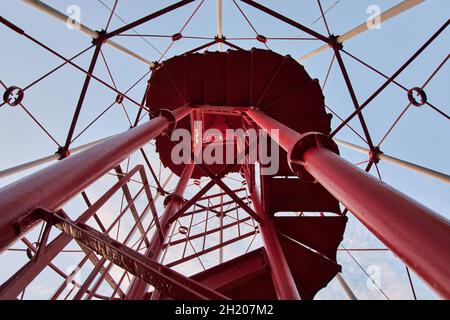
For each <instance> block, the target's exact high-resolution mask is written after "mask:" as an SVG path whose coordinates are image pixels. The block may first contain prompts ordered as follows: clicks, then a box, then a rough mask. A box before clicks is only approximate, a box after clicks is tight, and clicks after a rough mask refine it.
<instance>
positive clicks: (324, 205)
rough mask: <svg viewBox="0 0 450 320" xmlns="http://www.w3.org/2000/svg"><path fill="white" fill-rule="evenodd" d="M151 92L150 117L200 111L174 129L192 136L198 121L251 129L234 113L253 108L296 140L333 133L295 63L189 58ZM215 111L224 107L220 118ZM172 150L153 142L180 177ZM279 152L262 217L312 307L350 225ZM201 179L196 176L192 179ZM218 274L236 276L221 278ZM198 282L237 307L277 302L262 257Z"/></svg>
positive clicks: (240, 54) (163, 69) (317, 91)
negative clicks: (266, 218)
mask: <svg viewBox="0 0 450 320" xmlns="http://www.w3.org/2000/svg"><path fill="white" fill-rule="evenodd" d="M149 84H150V86H149V90H148V93H147V100H146V101H147V102H146V103H147V107H148V108H149V109H150V112H151V114H152V115H156V114H158V112H159V111H160V110H162V109H169V110H173V109H176V108H178V107H180V106H183V105H190V106H193V107H198V110H197V111H196V112H195V113H194V115H193V117H191V119H185V120H183V121H181V122H179V123H178V124H177V127H179V128H180V127H181V128H185V129H187V130H191V126H192V121H193V120H201V121H202V125H203V130H207V129H209V128H214V126H215V125H216V124H217V123H220V124H222V125H223V124H225V125H226V127H227V128H230V129H238V128H246V127H248V123H246V121H245V120H244V118H243V116H242V115H241V114H240V113H239V112H235V110H236V109H237V108H242V107H244V108H245V107H255V108H258V109H260V110H263V111H264V113H265V114H267V115H269V116H270V117H272V118H273V119H275V120H278V121H280V122H282V123H284V124H286V125H287V126H289V127H291V128H292V129H294V130H296V131H297V132H300V133H304V132H311V131H315V132H321V133H324V134H329V133H330V120H331V116H330V115H329V114H327V113H326V112H325V107H324V96H323V94H322V91H321V88H320V85H319V83H318V81H317V80H316V79H311V77H310V76H309V75H308V74H307V72H306V71H305V69H304V68H303V66H302V65H300V64H299V63H298V62H297V61H295V60H294V59H292V58H291V57H290V56H281V55H279V54H277V53H275V52H273V51H268V50H261V49H252V50H250V51H243V50H229V51H227V52H205V53H203V54H200V53H186V54H184V55H181V56H176V57H173V58H171V59H169V60H167V61H165V62H164V63H162V64H161V65H160V66H159V67H158V68H157V69H156V70H154V72H153V74H152V76H151V79H150V80H149ZM217 107H222V108H221V111H220V112H219V111H217V110H218V108H217ZM227 110H230V112H226V111H227ZM272 143H275V142H273V140H272ZM173 146H174V142H172V141H171V140H170V137H168V136H167V135H161V136H159V137H158V138H156V150H157V152H158V153H159V155H160V158H161V161H162V163H163V164H164V165H165V166H166V167H169V168H170V169H171V170H172V171H173V172H174V173H175V174H177V175H180V174H181V172H182V170H183V167H184V166H183V165H176V164H174V163H173V162H172V160H171V150H172V148H173ZM279 152H280V154H279V159H280V166H279V169H278V172H277V173H276V174H274V175H272V176H262V177H261V178H262V184H263V186H262V187H263V188H262V190H263V201H264V207H265V213H266V214H268V215H270V216H272V219H273V223H274V225H275V227H276V230H277V233H278V238H279V241H280V244H281V246H282V248H283V251H284V254H285V256H286V259H287V262H288V264H289V266H290V268H291V270H292V274H293V277H294V279H295V282H296V285H297V287H298V290H299V293H300V295H301V297H302V298H303V299H312V298H313V297H314V296H315V294H316V293H317V292H318V291H319V290H320V289H321V288H323V287H325V286H326V285H327V284H328V282H329V281H330V280H331V279H332V278H333V277H334V276H335V275H336V273H337V272H339V271H340V270H341V267H340V265H338V264H337V263H336V251H337V247H338V245H339V243H340V242H341V240H342V238H343V233H344V229H345V224H346V221H347V218H346V217H345V216H343V215H341V214H340V209H339V204H338V201H337V200H336V199H335V198H334V197H333V196H332V195H331V194H330V193H328V191H326V190H325V189H324V188H323V187H322V186H321V185H319V184H317V183H307V182H303V181H301V180H300V179H298V178H297V177H296V176H295V175H294V174H293V173H292V172H291V170H290V168H289V166H288V162H287V155H286V152H285V151H284V150H282V149H281V148H280V149H279ZM222 167H223V166H222V165H213V166H212V167H211V169H212V170H213V171H215V172H219V171H220V169H221V168H222ZM239 170H240V168H238V167H237V168H235V169H234V171H235V172H237V171H239ZM244 171H245V168H244ZM202 175H203V172H202V171H200V170H199V169H196V170H195V171H194V174H193V177H194V178H200V177H201V176H202ZM277 212H296V213H298V212H331V213H336V214H337V215H333V216H295V217H286V216H275V214H276V213H277ZM221 272H224V274H227V275H230V274H233V275H235V276H234V277H231V278H230V277H229V276H228V277H220V276H217V275H220V274H221ZM193 278H194V279H195V280H198V281H200V282H202V283H204V284H206V285H208V286H210V287H212V288H214V289H216V290H218V291H219V292H221V293H223V294H225V295H227V296H229V297H230V298H233V299H275V298H276V293H275V288H274V286H273V282H272V280H271V276H270V268H269V264H268V262H267V257H266V255H265V252H264V249H258V250H255V251H253V252H250V253H248V254H246V255H244V256H241V257H238V258H236V259H235V260H232V261H229V262H226V263H223V264H221V265H219V266H217V267H214V268H212V269H209V270H207V271H204V272H202V273H200V274H197V275H195V276H194V277H193ZM255 288H259V289H258V290H255Z"/></svg>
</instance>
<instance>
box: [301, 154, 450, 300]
mask: <svg viewBox="0 0 450 320" xmlns="http://www.w3.org/2000/svg"><path fill="white" fill-rule="evenodd" d="M304 161H305V168H306V170H308V171H309V172H310V173H311V174H312V175H313V176H314V177H315V178H316V179H317V180H318V181H319V182H320V183H321V184H322V185H324V186H325V187H326V188H327V189H328V190H329V191H330V192H331V193H332V194H333V195H334V196H335V197H336V198H337V199H339V200H340V201H341V202H342V203H343V204H344V205H345V206H346V207H347V208H348V209H349V210H350V211H351V212H353V213H354V215H355V216H356V217H357V218H358V219H359V220H361V222H362V223H363V224H364V225H365V226H366V227H367V228H368V229H369V230H370V231H372V232H373V234H374V235H375V236H377V237H378V238H379V239H380V240H381V241H382V242H383V243H384V244H385V245H386V246H387V247H389V248H390V249H391V250H392V251H393V252H394V253H395V254H396V255H397V256H398V257H399V258H400V259H402V260H403V261H404V262H405V263H406V264H407V265H408V266H409V267H411V269H412V270H414V271H415V272H416V273H417V274H418V275H419V276H420V277H422V279H424V280H425V281H426V282H427V283H428V284H429V285H430V286H431V287H432V288H433V289H434V290H436V291H437V292H438V293H439V294H441V295H442V296H443V297H445V298H447V299H449V298H450V268H449V267H448V266H449V264H450V250H449V248H450V222H449V221H448V220H446V219H445V218H443V217H442V216H440V215H438V214H437V213H435V212H433V211H432V210H430V209H428V208H427V207H425V206H423V205H421V204H419V203H418V202H416V201H415V200H413V199H411V198H409V197H407V196H406V195H404V194H402V193H400V192H399V191H397V190H395V189H393V188H391V187H390V186H388V185H387V184H385V183H383V182H381V181H379V180H377V179H375V178H374V177H372V176H370V175H368V174H366V173H364V172H362V171H361V170H359V169H358V168H356V167H355V166H353V165H352V164H350V163H348V162H347V161H345V160H344V159H342V158H340V157H339V156H337V155H336V154H334V153H332V152H331V151H329V150H326V149H322V148H312V149H311V150H309V151H307V152H306V153H305V155H304ZM437 257H439V258H437Z"/></svg>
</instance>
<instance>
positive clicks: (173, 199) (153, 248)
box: [126, 162, 195, 300]
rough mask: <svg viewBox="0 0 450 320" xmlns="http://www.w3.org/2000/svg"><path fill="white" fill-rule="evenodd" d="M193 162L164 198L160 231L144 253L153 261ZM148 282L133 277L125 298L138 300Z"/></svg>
mask: <svg viewBox="0 0 450 320" xmlns="http://www.w3.org/2000/svg"><path fill="white" fill-rule="evenodd" d="M194 168H195V163H193V162H192V163H190V164H187V165H186V167H185V168H184V170H183V172H182V174H181V176H180V180H179V181H178V184H177V186H176V188H175V190H174V192H173V193H172V194H170V195H169V196H168V197H167V198H166V199H167V200H168V202H167V205H166V208H165V210H164V213H163V214H162V215H161V218H160V219H159V224H160V226H161V231H162V236H161V233H155V234H154V235H153V237H152V239H151V240H150V246H149V247H148V248H147V251H146V252H145V255H146V256H147V257H149V258H151V259H153V260H155V261H157V260H158V259H159V257H160V255H161V253H162V248H163V245H164V242H165V240H166V239H167V237H168V236H169V232H170V226H171V225H172V223H171V221H170V218H171V217H172V216H173V215H174V214H175V213H176V212H177V211H178V210H179V209H180V208H181V206H182V205H183V202H184V198H183V194H184V190H185V189H186V187H187V185H188V182H189V179H190V178H191V176H192V173H193V172H194ZM148 286H149V285H148V283H146V282H145V281H143V280H142V279H140V278H134V279H133V281H132V282H131V283H130V286H129V288H128V292H127V296H126V299H129V300H140V299H142V298H143V297H144V295H145V293H146V291H147V289H148Z"/></svg>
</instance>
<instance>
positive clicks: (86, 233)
mask: <svg viewBox="0 0 450 320" xmlns="http://www.w3.org/2000/svg"><path fill="white" fill-rule="evenodd" d="M39 214H40V215H41V216H42V217H43V218H44V219H46V220H47V221H48V222H51V223H54V225H55V226H56V227H57V228H58V229H60V230H61V231H63V232H65V233H67V234H68V235H70V236H71V237H73V238H74V239H76V240H77V241H80V242H82V243H83V244H84V245H85V246H87V247H88V248H90V249H91V250H93V251H95V252H96V253H98V254H99V255H101V256H102V257H104V258H105V259H108V260H110V261H111V262H113V263H114V264H115V265H117V266H119V267H121V268H123V269H124V270H127V271H128V272H130V273H131V274H133V275H137V276H139V277H141V278H143V279H145V281H147V282H149V283H151V284H152V285H153V286H155V287H156V288H158V289H160V290H162V291H163V292H164V293H165V294H167V295H168V296H170V297H172V298H175V299H182V300H194V299H195V300H197V299H214V300H227V297H225V296H224V295H222V294H220V293H218V292H216V291H214V290H211V289H210V288H208V287H206V286H204V285H202V284H200V283H198V282H196V281H194V280H192V279H190V278H188V277H186V276H184V275H182V274H180V273H178V272H176V271H174V270H171V269H170V268H168V267H166V266H164V265H162V264H160V263H158V262H156V261H154V260H152V259H150V258H148V257H146V256H144V255H142V254H140V253H139V252H137V251H134V250H132V249H130V248H128V247H127V246H125V245H123V244H121V243H119V242H117V241H115V240H114V239H112V238H110V237H108V236H107V235H105V234H103V233H102V232H100V231H97V230H95V229H93V228H91V227H89V226H88V225H85V224H75V223H73V222H72V221H70V220H69V219H68V218H67V217H66V216H64V215H65V213H64V211H62V210H60V211H58V213H56V214H55V213H51V212H46V211H43V210H42V211H41V212H39Z"/></svg>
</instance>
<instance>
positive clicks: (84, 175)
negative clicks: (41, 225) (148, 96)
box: [0, 107, 191, 252]
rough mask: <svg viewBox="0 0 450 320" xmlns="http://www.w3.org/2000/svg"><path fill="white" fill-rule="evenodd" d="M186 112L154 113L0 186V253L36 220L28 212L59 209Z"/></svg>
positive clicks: (182, 109)
mask: <svg viewBox="0 0 450 320" xmlns="http://www.w3.org/2000/svg"><path fill="white" fill-rule="evenodd" d="M190 112H191V108H190V107H181V108H179V109H176V110H174V111H173V112H172V113H171V114H170V115H169V114H167V115H161V116H158V117H156V118H154V119H152V120H150V121H149V122H147V123H145V124H143V125H140V126H138V127H135V128H133V129H130V130H128V131H126V132H124V133H121V134H118V135H115V136H112V137H110V138H108V139H107V140H105V141H103V142H101V143H99V144H97V145H95V146H93V147H91V148H89V149H87V150H85V151H83V152H81V153H78V154H76V155H74V156H71V157H69V158H67V159H65V160H62V161H60V162H58V163H56V164H54V165H51V166H49V167H47V168H45V169H43V170H41V171H39V172H37V173H35V174H32V175H30V176H28V177H25V178H23V179H21V180H19V181H17V182H15V183H12V184H10V185H8V186H6V187H4V188H2V189H0V252H2V251H4V250H5V249H7V248H8V247H9V246H10V245H11V244H12V243H13V242H14V241H16V240H17V239H19V238H20V237H21V236H22V235H24V234H25V233H26V232H27V231H28V230H30V229H31V228H32V227H33V226H34V225H35V224H36V223H37V222H38V221H39V218H38V217H33V215H32V214H31V213H32V211H33V210H35V209H37V208H45V209H47V210H57V209H59V208H60V207H61V206H62V205H63V204H64V203H65V202H67V201H68V200H70V199H71V198H72V197H74V196H75V195H76V194H78V193H79V192H81V191H83V189H84V188H86V187H87V186H89V185H90V184H91V183H93V182H94V181H95V180H97V179H98V178H100V177H101V176H103V175H104V174H105V173H107V172H108V171H109V170H111V169H112V168H113V167H114V166H115V165H117V164H118V163H120V162H121V161H122V160H124V159H125V158H126V157H128V156H129V155H130V154H132V153H133V152H134V151H136V150H137V149H139V148H140V147H141V146H143V145H144V144H145V143H147V142H148V141H149V140H151V139H153V138H155V137H156V136H158V135H159V134H161V133H162V132H163V131H164V130H166V129H167V128H168V127H169V125H170V124H171V123H172V122H173V120H175V121H178V120H180V119H182V118H183V117H185V116H186V115H188V114H189V113H190ZM172 117H173V118H172ZM169 118H170V119H169Z"/></svg>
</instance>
